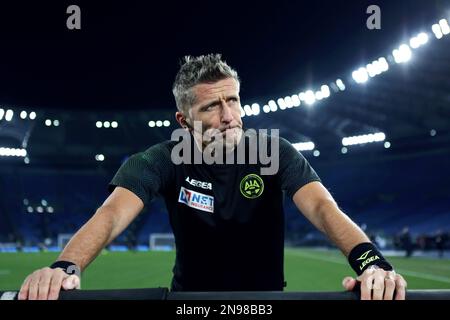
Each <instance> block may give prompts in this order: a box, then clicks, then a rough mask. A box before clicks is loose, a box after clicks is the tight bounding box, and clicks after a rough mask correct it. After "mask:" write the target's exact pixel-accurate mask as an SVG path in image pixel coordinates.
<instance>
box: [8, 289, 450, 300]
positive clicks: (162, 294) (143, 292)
mask: <svg viewBox="0 0 450 320" xmlns="http://www.w3.org/2000/svg"><path fill="white" fill-rule="evenodd" d="M17 295H18V291H0V300H17ZM406 299H407V300H450V290H408V291H407V292H406ZM59 300H359V292H348V291H347V292H332V291H330V292H279V291H248V292H245V291H238V292H231V291H230V292H170V291H169V290H168V289H167V288H149V289H120V290H71V291H61V292H60V295H59Z"/></svg>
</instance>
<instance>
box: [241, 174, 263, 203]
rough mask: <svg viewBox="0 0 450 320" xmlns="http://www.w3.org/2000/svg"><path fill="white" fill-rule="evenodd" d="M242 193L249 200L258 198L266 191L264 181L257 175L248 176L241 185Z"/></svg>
mask: <svg viewBox="0 0 450 320" xmlns="http://www.w3.org/2000/svg"><path fill="white" fill-rule="evenodd" d="M240 189H241V193H242V195H243V196H244V197H246V198H248V199H255V198H258V197H259V196H260V195H261V194H262V193H263V191H264V181H263V179H261V177H260V176H258V175H257V174H253V173H251V174H248V175H246V176H245V177H244V178H243V179H242V180H241V184H240Z"/></svg>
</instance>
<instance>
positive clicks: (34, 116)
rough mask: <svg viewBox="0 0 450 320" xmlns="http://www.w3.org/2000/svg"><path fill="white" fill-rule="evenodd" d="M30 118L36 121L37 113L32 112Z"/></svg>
mask: <svg viewBox="0 0 450 320" xmlns="http://www.w3.org/2000/svg"><path fill="white" fill-rule="evenodd" d="M29 117H30V119H31V120H34V119H36V112H34V111H31V112H30V115H29Z"/></svg>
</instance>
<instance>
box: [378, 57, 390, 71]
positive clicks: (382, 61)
mask: <svg viewBox="0 0 450 320" xmlns="http://www.w3.org/2000/svg"><path fill="white" fill-rule="evenodd" d="M378 64H379V66H380V70H381V72H386V71H388V70H389V64H388V62H387V60H386V58H385V57H380V58H378Z"/></svg>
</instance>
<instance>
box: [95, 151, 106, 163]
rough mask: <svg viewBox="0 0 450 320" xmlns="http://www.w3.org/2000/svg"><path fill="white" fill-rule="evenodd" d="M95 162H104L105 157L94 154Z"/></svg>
mask: <svg viewBox="0 0 450 320" xmlns="http://www.w3.org/2000/svg"><path fill="white" fill-rule="evenodd" d="M95 160H97V161H104V160H105V156H104V155H103V154H101V153H100V154H96V155H95Z"/></svg>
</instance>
